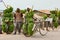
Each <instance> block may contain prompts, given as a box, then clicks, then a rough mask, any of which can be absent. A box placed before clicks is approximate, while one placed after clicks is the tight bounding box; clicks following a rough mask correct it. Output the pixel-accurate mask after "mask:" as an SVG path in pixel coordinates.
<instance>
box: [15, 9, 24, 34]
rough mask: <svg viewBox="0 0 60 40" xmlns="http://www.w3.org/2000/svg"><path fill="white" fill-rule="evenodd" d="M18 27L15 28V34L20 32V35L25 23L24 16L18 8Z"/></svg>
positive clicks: (16, 19)
mask: <svg viewBox="0 0 60 40" xmlns="http://www.w3.org/2000/svg"><path fill="white" fill-rule="evenodd" d="M14 17H15V22H16V27H15V33H14V34H16V32H17V31H18V32H19V34H20V32H21V28H22V23H23V14H22V13H21V12H20V9H19V8H17V10H16V13H15V14H14Z"/></svg>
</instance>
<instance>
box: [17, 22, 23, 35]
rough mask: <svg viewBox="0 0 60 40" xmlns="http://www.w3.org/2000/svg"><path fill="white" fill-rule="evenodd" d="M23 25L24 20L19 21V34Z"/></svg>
mask: <svg viewBox="0 0 60 40" xmlns="http://www.w3.org/2000/svg"><path fill="white" fill-rule="evenodd" d="M22 25H23V23H22V22H19V23H18V27H19V28H18V32H19V34H20V33H21V28H22Z"/></svg>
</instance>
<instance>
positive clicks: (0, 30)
mask: <svg viewBox="0 0 60 40" xmlns="http://www.w3.org/2000/svg"><path fill="white" fill-rule="evenodd" d="M0 34H2V25H0Z"/></svg>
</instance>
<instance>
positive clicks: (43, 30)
mask: <svg viewBox="0 0 60 40" xmlns="http://www.w3.org/2000/svg"><path fill="white" fill-rule="evenodd" d="M39 33H40V34H41V35H42V36H45V35H46V34H47V31H46V29H41V28H39Z"/></svg>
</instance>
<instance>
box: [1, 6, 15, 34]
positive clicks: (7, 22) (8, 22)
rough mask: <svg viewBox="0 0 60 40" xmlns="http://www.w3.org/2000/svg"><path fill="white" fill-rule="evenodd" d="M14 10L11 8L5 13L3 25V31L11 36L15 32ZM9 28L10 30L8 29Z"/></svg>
mask: <svg viewBox="0 0 60 40" xmlns="http://www.w3.org/2000/svg"><path fill="white" fill-rule="evenodd" d="M12 12H13V8H12V7H9V8H7V9H5V10H4V11H3V13H4V14H3V19H2V21H3V24H2V30H3V32H6V33H7V34H10V33H12V32H13V30H14V24H13V14H12ZM7 27H8V28H7Z"/></svg>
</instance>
